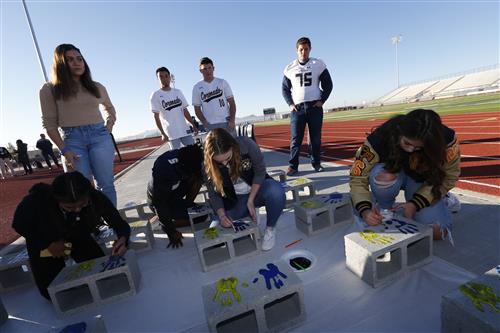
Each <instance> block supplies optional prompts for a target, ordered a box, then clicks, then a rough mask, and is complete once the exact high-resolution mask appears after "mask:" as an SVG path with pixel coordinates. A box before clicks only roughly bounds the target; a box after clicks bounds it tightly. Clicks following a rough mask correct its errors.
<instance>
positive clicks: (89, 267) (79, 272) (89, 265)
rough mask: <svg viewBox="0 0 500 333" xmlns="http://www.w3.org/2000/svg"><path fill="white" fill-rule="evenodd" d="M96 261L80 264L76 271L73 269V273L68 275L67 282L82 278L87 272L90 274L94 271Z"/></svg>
mask: <svg viewBox="0 0 500 333" xmlns="http://www.w3.org/2000/svg"><path fill="white" fill-rule="evenodd" d="M94 263H95V260H89V261H87V262H84V263H81V264H79V265H78V266H77V267H75V269H73V270H72V271H71V272H69V273H68V274H67V275H66V278H65V280H66V281H69V280H74V279H77V278H79V277H80V276H82V274H83V273H84V272H85V271H87V272H90V271H91V270H92V267H94Z"/></svg>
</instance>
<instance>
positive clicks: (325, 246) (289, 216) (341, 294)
mask: <svg viewBox="0 0 500 333" xmlns="http://www.w3.org/2000/svg"><path fill="white" fill-rule="evenodd" d="M261 220H263V221H265V218H262V219H261ZM356 230H357V229H356V226H355V225H350V226H347V227H344V228H343V229H341V230H338V231H337V232H336V233H332V232H331V231H330V232H326V233H323V234H319V235H316V236H313V237H309V238H308V237H307V236H306V235H304V234H302V233H301V232H299V231H298V230H297V229H296V228H295V223H294V215H293V211H286V212H285V213H284V214H283V215H282V217H281V218H280V220H279V222H278V231H277V237H278V238H277V243H276V246H275V248H274V249H273V250H272V251H270V252H264V253H262V254H260V255H259V256H254V257H252V258H248V259H245V260H242V261H240V262H236V263H234V264H231V265H228V266H226V267H224V268H221V269H218V270H215V271H213V272H208V273H203V272H202V270H201V265H200V263H199V259H198V255H197V251H196V248H195V243H194V239H193V238H192V236H191V237H189V236H190V234H185V239H184V247H183V248H181V249H178V250H172V249H166V248H165V246H166V241H165V240H164V239H159V238H157V240H156V244H155V249H154V250H153V251H150V252H146V253H143V254H138V256H137V257H138V261H139V266H140V269H141V272H142V282H141V286H140V290H139V293H138V294H137V295H136V296H133V297H130V298H128V299H125V300H122V301H118V302H116V303H112V304H108V305H105V306H102V307H100V308H95V309H92V310H88V311H84V312H82V313H79V314H77V315H73V316H70V317H68V318H64V319H63V320H59V319H58V318H56V315H55V311H54V310H53V308H52V306H51V304H50V302H48V301H46V300H45V299H44V298H42V297H41V296H40V295H39V294H38V291H37V290H36V288H35V287H34V286H33V287H31V288H27V289H26V290H22V291H16V292H11V293H8V294H4V295H2V296H1V297H2V300H3V302H4V304H5V307H6V308H7V310H8V312H9V314H10V316H11V318H10V319H9V321H8V322H7V323H6V324H5V325H4V326H2V327H0V331H1V332H27V331H29V332H35V331H41V332H44V331H45V332H46V331H48V330H49V329H50V327H61V326H65V325H67V324H70V323H76V322H79V321H82V320H87V319H89V318H91V317H92V316H93V315H96V314H101V315H103V318H104V321H105V323H106V327H107V329H108V331H109V332H179V331H191V332H199V331H208V327H207V324H206V320H205V314H204V308H203V300H202V298H201V287H202V285H204V284H207V283H210V282H214V281H216V280H218V279H220V278H226V277H229V276H231V274H232V273H233V272H243V271H248V270H252V269H256V270H258V269H259V268H261V267H264V266H265V265H266V263H269V262H272V261H275V260H277V259H279V258H281V257H282V256H283V255H284V254H285V252H287V251H295V250H299V249H305V250H308V251H310V252H312V253H313V254H314V255H315V257H316V259H317V261H316V263H315V265H314V267H312V268H311V269H310V270H308V271H306V272H302V273H298V274H299V277H300V278H301V279H302V281H303V283H304V296H305V306H306V312H307V319H306V321H305V322H304V323H303V324H302V325H300V326H297V327H296V328H295V329H294V330H293V331H295V332H332V331H344V332H345V331H370V332H373V331H383V332H403V331H412V332H416V331H418V332H422V331H425V332H439V330H440V303H441V296H442V295H444V294H446V293H448V292H449V291H451V290H452V289H455V288H457V287H458V285H460V284H462V283H464V282H466V281H468V280H470V279H472V278H474V277H475V275H474V274H472V273H469V272H467V271H465V270H463V269H461V268H459V267H456V266H454V265H452V264H449V263H447V262H446V261H443V260H441V259H439V258H437V257H434V258H433V261H432V263H430V264H428V265H426V266H423V267H421V268H419V269H416V270H415V271H412V272H410V273H409V274H407V275H405V276H403V277H402V278H400V279H398V280H396V281H394V282H392V283H390V284H388V285H385V286H383V287H380V288H377V289H374V288H372V287H371V286H369V285H367V284H366V283H364V282H363V281H361V280H360V279H359V278H358V277H357V276H356V275H354V274H353V273H351V272H350V271H349V270H348V269H347V268H346V267H345V254H344V240H343V236H344V235H345V234H347V233H350V232H355V231H356ZM162 236H164V235H162ZM297 239H302V240H301V241H300V242H298V243H296V244H295V245H294V246H291V247H289V248H285V245H287V244H289V243H291V242H293V241H295V240H297Z"/></svg>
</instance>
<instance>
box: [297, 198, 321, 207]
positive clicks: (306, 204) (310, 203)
mask: <svg viewBox="0 0 500 333" xmlns="http://www.w3.org/2000/svg"><path fill="white" fill-rule="evenodd" d="M300 206H301V207H303V208H306V209H313V208H319V207H323V205H322V204H321V203H320V202H316V201H309V200H308V201H304V202H302V203H301V204H300Z"/></svg>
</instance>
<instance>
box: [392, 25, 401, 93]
mask: <svg viewBox="0 0 500 333" xmlns="http://www.w3.org/2000/svg"><path fill="white" fill-rule="evenodd" d="M402 40H403V36H402V35H401V34H399V35H397V36H394V37H391V41H392V44H396V82H397V84H398V88H399V61H398V45H399V43H401V41H402Z"/></svg>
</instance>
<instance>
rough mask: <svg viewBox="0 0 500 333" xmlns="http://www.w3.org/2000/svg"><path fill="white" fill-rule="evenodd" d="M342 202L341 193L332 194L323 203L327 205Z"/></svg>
mask: <svg viewBox="0 0 500 333" xmlns="http://www.w3.org/2000/svg"><path fill="white" fill-rule="evenodd" d="M341 201H342V194H341V193H330V194H329V195H328V197H327V198H326V199H325V200H324V201H323V202H324V203H327V204H332V203H339V202H341Z"/></svg>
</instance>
